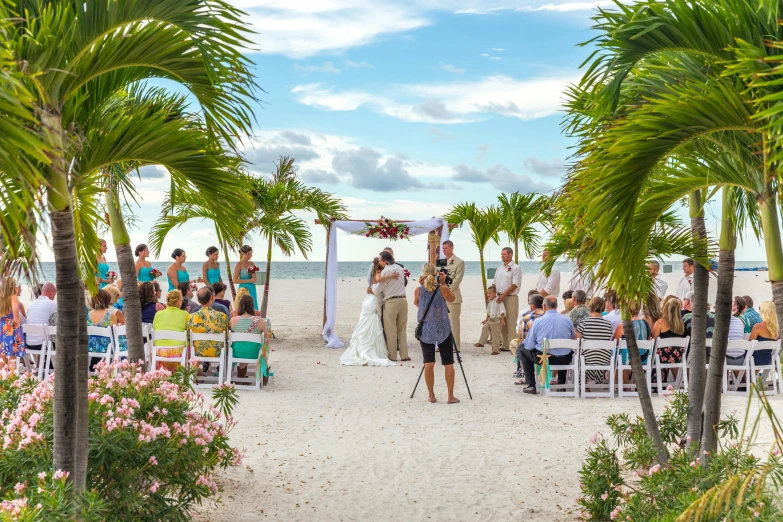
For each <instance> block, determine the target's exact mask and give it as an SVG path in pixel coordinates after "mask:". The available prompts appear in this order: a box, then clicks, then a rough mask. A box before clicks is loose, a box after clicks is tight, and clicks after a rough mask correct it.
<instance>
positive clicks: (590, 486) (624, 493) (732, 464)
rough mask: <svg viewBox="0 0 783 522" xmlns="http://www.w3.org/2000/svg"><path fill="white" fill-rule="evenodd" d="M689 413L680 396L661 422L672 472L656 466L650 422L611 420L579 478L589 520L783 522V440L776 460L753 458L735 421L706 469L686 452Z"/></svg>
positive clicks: (723, 429)
mask: <svg viewBox="0 0 783 522" xmlns="http://www.w3.org/2000/svg"><path fill="white" fill-rule="evenodd" d="M762 400H763V401H765V399H762ZM766 405H767V407H768V406H769V403H768V402H766ZM687 414H688V396H687V394H686V393H684V392H675V393H674V394H673V395H672V396H671V397H670V402H669V404H668V406H667V407H666V408H665V410H664V411H663V412H662V413H661V415H660V417H659V419H658V424H659V428H660V431H661V437H662V438H663V440H664V442H665V443H666V445H667V447H668V449H669V463H668V465H667V466H661V465H660V464H659V463H658V462H656V455H657V451H656V449H655V446H654V445H653V443H652V441H651V440H650V438H649V436H648V435H647V431H646V429H645V427H644V420H643V419H641V418H636V419H631V418H630V417H629V416H628V415H627V414H620V415H612V416H610V417H609V418H608V420H607V425H608V426H609V429H610V430H611V436H610V437H608V438H604V437H594V438H593V441H592V442H593V445H592V446H591V447H590V449H589V451H588V453H587V458H586V460H585V463H584V464H583V466H582V469H581V470H580V472H579V476H580V487H581V491H582V496H580V497H579V498H577V499H576V502H577V504H579V506H580V507H581V509H582V519H583V520H596V521H598V520H601V521H603V520H623V521H629V520H630V521H634V522H637V521H671V522H674V521H675V520H677V521H680V520H681V521H691V520H698V521H715V522H718V521H723V520H726V521H732V522H736V521H744V520H763V521H773V520H775V521H778V520H783V511H781V506H780V503H779V502H778V501H777V500H776V499H777V498H778V497H779V496H780V495H779V492H778V488H779V487H780V486H781V485H782V484H783V460H781V458H780V451H779V450H780V449H781V448H783V440H781V438H777V440H776V443H775V444H774V445H773V448H772V449H770V453H769V458H768V460H766V461H762V460H761V459H759V458H757V457H756V456H754V455H753V454H752V453H751V449H752V444H751V443H750V440H749V438H743V437H742V436H741V434H740V431H739V429H738V424H739V423H738V421H737V419H736V418H734V417H733V416H729V417H728V418H727V419H725V420H723V421H722V422H721V424H720V425H719V432H720V435H721V439H722V445H721V448H720V450H719V451H718V453H717V454H716V455H712V459H711V462H710V466H709V467H705V466H702V465H701V460H700V459H699V458H696V459H694V458H693V456H692V455H691V454H689V452H687V451H686V449H685V443H686V440H685V433H686V425H687ZM772 421H773V422H774V423H776V425H777V430H778V432H781V426H780V424H779V423H778V422H777V421H776V420H775V419H772ZM746 479H747V482H746ZM740 489H741V491H735V490H740Z"/></svg>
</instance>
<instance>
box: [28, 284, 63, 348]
mask: <svg viewBox="0 0 783 522" xmlns="http://www.w3.org/2000/svg"><path fill="white" fill-rule="evenodd" d="M56 296H57V288H56V287H55V286H54V285H53V284H52V283H44V285H43V287H41V295H40V296H39V297H38V299H36V300H35V301H33V302H32V303H30V306H29V307H28V308H27V322H28V324H49V316H50V315H52V312H53V311H55V310H57V303H55V302H54V298H55V297H56ZM45 341H46V339H45V338H44V336H43V335H33V334H30V335H27V339H26V343H27V347H28V348H31V349H34V350H40V349H41V346H42V345H43V344H44V342H45Z"/></svg>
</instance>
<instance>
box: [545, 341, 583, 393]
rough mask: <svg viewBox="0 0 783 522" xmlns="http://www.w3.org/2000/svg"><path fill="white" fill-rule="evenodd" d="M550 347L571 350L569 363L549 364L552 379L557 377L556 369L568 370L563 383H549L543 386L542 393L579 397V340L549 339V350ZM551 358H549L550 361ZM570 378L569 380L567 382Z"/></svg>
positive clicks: (550, 349)
mask: <svg viewBox="0 0 783 522" xmlns="http://www.w3.org/2000/svg"><path fill="white" fill-rule="evenodd" d="M552 349H569V350H571V354H572V356H573V357H572V358H571V364H558V365H554V364H551V363H550V364H549V369H550V370H552V379H557V372H558V371H565V372H568V375H567V376H566V383H565V384H552V383H551V382H550V383H549V388H544V395H547V396H550V397H575V398H576V397H579V381H578V379H579V341H578V340H576V339H550V340H549V351H550V352H551V351H552ZM551 360H552V359H550V361H551ZM569 378H570V381H571V382H568V381H569Z"/></svg>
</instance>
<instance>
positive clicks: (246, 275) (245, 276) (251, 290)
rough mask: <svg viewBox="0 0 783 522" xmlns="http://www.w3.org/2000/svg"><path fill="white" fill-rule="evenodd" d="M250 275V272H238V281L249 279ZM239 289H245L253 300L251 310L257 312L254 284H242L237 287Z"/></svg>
mask: <svg viewBox="0 0 783 522" xmlns="http://www.w3.org/2000/svg"><path fill="white" fill-rule="evenodd" d="M250 277H251V275H250V272H248V271H247V270H244V269H243V270H240V271H239V278H240V279H250ZM239 288H247V291H248V292H249V293H250V297H252V298H253V308H255V309H256V310H258V295H257V294H256V284H255V283H242V284H241V285H239Z"/></svg>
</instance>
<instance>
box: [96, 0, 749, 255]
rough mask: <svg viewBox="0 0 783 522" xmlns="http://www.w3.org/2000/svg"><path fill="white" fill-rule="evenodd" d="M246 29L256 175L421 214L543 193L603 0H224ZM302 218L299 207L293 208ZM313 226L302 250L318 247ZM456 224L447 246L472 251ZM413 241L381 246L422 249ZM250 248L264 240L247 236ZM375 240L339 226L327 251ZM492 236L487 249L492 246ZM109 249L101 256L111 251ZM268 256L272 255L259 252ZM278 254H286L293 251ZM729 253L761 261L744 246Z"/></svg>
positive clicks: (148, 198) (179, 240)
mask: <svg viewBox="0 0 783 522" xmlns="http://www.w3.org/2000/svg"><path fill="white" fill-rule="evenodd" d="M232 3H233V4H234V5H235V6H237V7H239V8H241V9H243V10H245V11H246V12H247V14H248V16H247V20H248V21H249V22H250V23H251V24H252V27H253V29H254V30H255V31H256V33H257V34H256V35H254V39H255V44H256V45H257V48H258V49H259V51H258V52H254V53H252V59H253V60H254V61H255V63H256V74H257V78H258V84H259V85H260V86H261V87H262V88H263V89H264V90H265V91H266V92H265V93H263V94H262V95H261V98H262V99H263V100H264V102H265V103H264V104H263V105H262V106H259V107H258V108H257V111H256V119H257V123H256V126H255V129H256V131H255V136H253V138H252V139H250V140H246V141H245V145H244V147H245V150H244V152H245V154H246V156H247V158H248V159H249V160H250V161H252V162H253V165H252V167H251V169H252V170H253V171H255V172H257V173H259V174H266V173H269V172H271V171H272V170H273V168H274V165H273V163H272V162H273V160H274V159H276V158H277V157H278V156H279V155H292V156H294V157H295V158H297V163H298V164H299V171H300V174H301V176H302V178H303V179H304V180H305V181H306V182H308V183H309V184H312V185H315V186H318V187H319V188H321V189H323V190H326V191H329V192H332V193H334V194H336V195H338V196H339V197H341V198H343V199H344V201H345V203H346V205H347V206H348V208H349V211H350V214H351V217H353V218H357V219H358V218H367V219H371V218H378V217H379V216H380V215H385V216H387V217H390V218H393V219H421V218H429V217H432V216H435V215H441V214H442V213H443V212H445V211H446V210H447V209H448V208H449V206H450V205H451V204H453V203H457V202H463V201H475V202H476V203H477V204H479V205H489V204H492V203H494V202H495V201H496V198H497V195H498V194H500V193H501V192H513V191H514V190H519V191H522V192H528V191H536V192H548V191H552V190H554V189H556V188H557V187H558V186H559V185H560V183H561V178H562V176H563V174H564V173H565V170H564V165H565V163H566V161H567V158H568V156H569V145H570V144H571V142H570V140H569V139H568V138H567V137H566V136H564V135H563V134H562V133H561V131H560V122H561V120H562V112H561V103H562V100H563V95H562V91H563V89H564V88H565V87H566V86H567V85H568V84H569V83H573V82H575V81H577V80H578V79H579V77H580V72H579V65H580V63H581V62H582V61H583V60H584V59H585V58H586V57H587V56H588V55H589V52H590V49H589V48H582V47H578V46H577V44H579V43H580V42H583V41H585V40H587V39H589V38H590V37H591V36H592V35H591V32H590V29H589V28H590V25H591V21H590V17H591V16H592V15H593V14H594V13H595V7H596V6H598V5H601V6H604V7H609V5H610V2H608V1H605V0H599V1H596V0H593V1H587V0H584V1H574V0H572V1H569V0H483V1H480V2H479V1H471V0H438V1H435V0H408V1H388V0H333V1H332V0H317V1H316V0H286V1H285V2H279V1H277V0H276V1H274V2H272V1H271V0H235V1H234V2H232ZM167 176H168V174H167V173H166V172H165V170H163V169H160V168H154V167H150V168H147V169H145V179H144V181H143V182H142V183H141V185H140V194H141V199H142V204H141V207H140V208H139V209H138V212H137V214H138V216H139V222H138V225H137V229H136V230H134V231H133V234H132V236H133V241H134V243H136V242H144V241H146V234H147V232H148V231H149V229H150V228H151V227H152V224H153V223H154V219H155V217H156V216H157V214H158V212H159V208H160V204H161V202H162V198H163V191H164V190H165V187H166V183H167ZM304 217H307V218H308V219H312V216H304ZM324 237H325V235H324V233H323V231H322V230H314V251H313V252H312V254H311V256H310V259H313V260H323V259H324V257H325V248H324ZM469 239H470V236H469V233H468V232H467V231H463V230H460V231H457V232H455V234H454V240H455V242H457V253H458V254H459V255H461V257H463V258H464V259H468V260H477V259H478V253H477V251H476V250H475V248H473V247H471V246H470V245H469ZM213 242H214V233H213V232H212V230H211V226H210V224H209V223H203V222H202V223H199V222H193V223H189V224H188V225H186V226H184V227H182V228H180V229H178V230H176V231H175V232H174V233H173V235H172V236H171V237H170V238H169V239H168V240H167V241H166V243H165V245H164V249H163V253H162V254H161V256H160V257H161V258H162V259H168V252H170V251H171V250H173V249H174V248H176V247H181V248H184V249H185V250H186V251H188V252H189V257H190V259H191V261H196V260H198V261H199V262H200V260H201V259H202V258H203V252H204V250H205V249H206V247H207V246H209V245H210V244H212V243H213ZM424 243H425V242H424V240H418V241H416V240H414V241H413V242H411V243H407V242H402V243H400V244H398V245H396V250H397V257H399V258H401V259H411V260H413V259H423V258H424V257H425V254H424V251H423V248H424ZM254 245H255V247H256V257H262V256H264V255H265V247H264V246H263V245H262V244H261V242H260V241H258V240H256V241H254ZM383 246H385V245H384V244H382V243H381V242H380V241H377V240H367V239H364V238H358V237H351V236H343V235H341V236H340V242H339V252H340V259H341V260H365V259H368V258H369V257H372V256H373V255H374V254H376V253H377V252H378V251H379V250H380V248H382V247H383ZM501 246H504V245H500V246H493V247H492V248H491V249H490V251H489V252H488V257H490V258H493V259H494V258H498V257H499V251H500V248H501ZM112 250H113V249H111V248H110V251H109V258H110V259H113V255H112V254H113V252H112ZM275 258H276V259H281V256H280V254H279V253H278V254H276V255H275ZM293 259H294V260H301V259H302V258H301V257H295V258H293ZM738 259H745V260H753V259H763V249H762V248H760V247H758V246H757V245H756V242H755V241H753V242H752V244H750V243H749V244H746V245H745V246H744V247H742V248H741V249H740V251H739V252H738Z"/></svg>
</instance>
